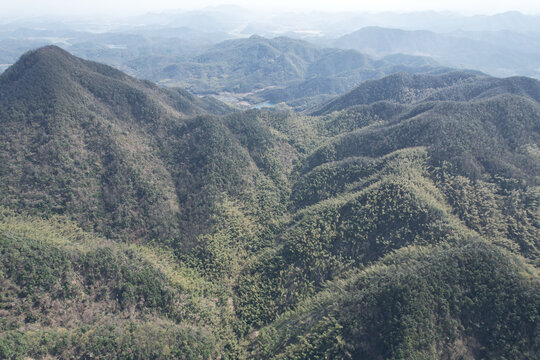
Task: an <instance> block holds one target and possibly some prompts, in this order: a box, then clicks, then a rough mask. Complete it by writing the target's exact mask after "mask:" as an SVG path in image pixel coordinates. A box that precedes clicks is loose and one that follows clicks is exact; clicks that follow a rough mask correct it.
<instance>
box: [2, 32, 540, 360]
mask: <svg viewBox="0 0 540 360" xmlns="http://www.w3.org/2000/svg"><path fill="white" fill-rule="evenodd" d="M255 40H258V39H255ZM0 95H1V96H0V128H1V130H2V131H1V132H0V134H1V135H0V136H1V139H0V144H1V147H0V159H1V161H0V184H1V185H0V195H1V196H0V206H1V207H0V244H1V247H0V251H1V256H0V275H1V277H0V281H1V285H2V297H1V298H0V311H2V313H1V314H2V318H1V321H0V329H1V330H2V331H1V332H0V355H1V356H2V357H5V358H19V357H23V356H31V357H34V358H40V357H45V356H53V357H58V358H66V359H67V358H88V357H92V356H94V357H96V356H97V357H118V358H125V357H132V358H140V359H142V358H187V359H198V358H261V359H269V358H277V359H280V358H282V359H291V358H292V359H313V358H337V359H339V358H341V359H347V358H352V359H356V358H389V359H401V358H412V357H420V358H451V357H452V356H461V357H462V358H466V359H473V358H501V359H502V358H509V357H512V358H515V359H531V358H534V357H535V355H536V354H537V353H538V350H539V347H540V341H539V337H538V334H539V324H540V321H539V312H538V309H539V308H540V288H539V282H538V270H537V269H538V259H539V258H538V256H539V249H540V244H539V239H540V218H539V216H538V211H537V210H538V202H539V198H538V186H539V183H538V181H539V178H538V174H539V173H540V162H539V156H538V154H539V148H538V144H539V143H540V82H538V81H537V80H534V79H530V78H523V77H516V78H508V79H496V78H492V77H489V76H486V75H483V74H478V73H474V72H461V71H451V70H449V71H446V72H442V73H440V74H405V73H398V74H394V75H390V76H388V77H384V78H382V79H379V80H370V81H366V82H364V83H362V84H360V85H359V86H358V87H356V88H354V89H353V90H352V91H350V92H348V93H346V94H344V95H342V96H339V97H336V98H334V99H331V100H328V101H327V102H326V103H323V104H319V105H317V106H314V107H313V108H312V110H311V115H307V114H301V113H296V112H292V111H281V112H280V111H274V110H269V109H267V110H250V111H245V112H240V111H238V110H235V109H233V108H231V107H229V106H227V105H226V104H224V103H221V102H219V101H217V100H215V99H212V98H199V97H195V96H193V95H191V94H190V93H188V92H187V91H185V90H180V89H163V88H160V87H158V86H156V85H154V84H152V83H150V82H148V81H141V80H136V79H134V78H132V77H130V76H127V75H125V74H123V73H121V72H120V71H118V70H116V69H114V68H111V67H109V66H106V65H101V64H98V63H94V62H90V61H86V60H82V59H79V58H77V57H74V56H72V55H70V54H69V53H67V52H66V51H64V50H62V49H60V48H58V47H55V46H49V47H44V48H40V49H38V50H36V51H32V52H29V53H27V54H25V55H24V56H22V57H21V59H20V60H19V61H18V62H17V63H16V64H15V65H13V66H12V67H10V68H9V69H8V70H7V71H6V72H4V73H3V74H2V75H0Z"/></svg>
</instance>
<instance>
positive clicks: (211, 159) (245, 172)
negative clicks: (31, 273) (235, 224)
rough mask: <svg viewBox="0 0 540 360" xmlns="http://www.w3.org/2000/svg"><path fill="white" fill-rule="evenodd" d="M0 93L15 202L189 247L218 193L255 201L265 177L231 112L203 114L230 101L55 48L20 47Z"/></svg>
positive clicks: (4, 169) (9, 190)
mask: <svg viewBox="0 0 540 360" xmlns="http://www.w3.org/2000/svg"><path fill="white" fill-rule="evenodd" d="M0 93H1V94H2V95H1V97H0V98H1V100H0V127H1V128H2V131H1V133H0V142H1V144H2V145H0V146H1V148H0V160H1V161H0V163H1V165H0V178H1V179H2V181H1V185H0V194H1V197H2V200H1V204H2V205H6V206H9V207H11V208H16V209H18V210H21V211H22V210H24V211H28V212H30V213H33V214H41V215H50V214H66V215H69V216H70V217H72V218H73V219H75V220H76V221H77V222H78V223H79V224H81V225H82V226H83V227H84V228H86V229H92V230H94V231H97V232H99V233H101V234H105V235H107V236H109V237H112V238H118V239H123V240H129V241H143V242H144V241H149V240H151V239H154V240H157V241H159V242H162V243H168V244H170V245H172V246H174V247H182V246H188V247H189V246H191V245H189V244H192V243H193V241H194V240H195V238H196V236H197V235H198V234H200V233H201V232H204V231H205V230H206V229H208V228H209V226H211V222H212V214H213V210H212V209H213V207H214V206H215V205H216V204H217V203H218V202H219V199H220V198H221V197H223V196H224V195H225V196H227V195H229V196H231V197H232V199H238V200H239V201H251V203H253V201H255V200H253V199H256V197H257V189H259V188H260V185H261V182H267V181H270V183H271V182H272V181H271V180H265V179H266V175H264V174H263V173H261V172H260V171H259V170H258V169H257V165H256V164H255V163H254V160H253V159H252V158H251V156H250V155H249V151H248V150H246V149H245V148H244V146H243V144H242V143H241V142H240V141H239V140H238V139H237V138H236V137H235V135H234V134H233V133H232V130H231V129H229V128H228V126H229V120H223V119H220V118H217V117H212V116H209V115H210V114H216V115H223V114H225V113H227V112H230V111H231V110H230V109H229V108H228V107H227V106H226V105H224V104H222V103H220V102H218V101H216V100H213V99H211V98H196V97H194V96H193V95H191V94H189V93H187V92H185V91H183V90H178V89H170V90H164V89H160V88H158V87H157V86H155V85H153V84H151V83H148V82H141V81H138V80H135V79H133V78H130V77H128V76H126V75H124V74H123V73H121V72H119V71H117V70H114V69H112V68H110V67H107V66H104V65H100V64H97V63H92V62H87V61H84V60H81V59H78V58H75V57H73V56H71V55H69V54H68V53H66V52H65V51H63V50H61V49H59V48H56V47H46V48H41V49H38V50H36V51H34V52H31V53H28V54H26V55H24V56H23V57H22V58H21V60H20V61H19V62H17V64H15V65H14V66H13V67H11V68H10V69H9V70H8V71H6V72H5V73H4V74H2V76H1V78H0ZM231 121H232V120H231ZM241 121H247V119H243V120H241ZM268 141H270V142H271V141H272V140H271V139H269V140H268ZM274 145H276V143H270V144H268V145H267V147H268V148H272V147H273V146H274ZM225 164H229V165H228V166H223V165H225ZM254 185H257V186H259V187H257V186H254ZM269 186H270V187H272V186H274V187H275V185H269ZM249 199H252V200H249ZM255 207H256V206H255V205H254V206H252V207H251V208H252V209H253V208H255Z"/></svg>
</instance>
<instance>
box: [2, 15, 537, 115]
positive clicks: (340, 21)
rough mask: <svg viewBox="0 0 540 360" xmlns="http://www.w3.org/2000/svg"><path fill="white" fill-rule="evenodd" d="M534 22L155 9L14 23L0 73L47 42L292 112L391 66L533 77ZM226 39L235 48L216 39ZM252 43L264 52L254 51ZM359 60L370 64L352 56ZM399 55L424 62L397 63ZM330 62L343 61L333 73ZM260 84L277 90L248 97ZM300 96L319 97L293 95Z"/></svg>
mask: <svg viewBox="0 0 540 360" xmlns="http://www.w3.org/2000/svg"><path fill="white" fill-rule="evenodd" d="M539 20H540V18H539V17H538V16H533V15H524V14H521V13H517V12H508V13H504V14H498V15H492V16H460V15H456V14H450V13H436V12H417V13H410V14H397V13H379V14H364V13H317V12H313V13H310V14H308V15H302V14H298V13H279V12H276V13H270V14H261V13H257V12H255V11H252V10H247V9H243V8H239V7H235V6H220V7H214V8H209V9H207V10H200V11H190V12H170V13H154V14H147V15H141V16H137V17H131V18H124V19H122V20H120V21H113V20H111V19H109V20H100V19H98V20H96V19H92V20H87V21H84V20H79V21H77V20H76V19H75V20H73V19H72V20H70V21H65V19H62V18H56V19H54V18H51V19H48V18H41V19H39V18H38V19H20V20H16V21H5V22H4V23H3V24H2V25H0V50H1V51H0V71H2V70H3V69H5V68H6V67H7V66H8V65H9V64H11V63H13V62H14V61H15V60H16V59H17V58H18V56H19V55H20V54H21V53H23V52H24V51H26V50H30V49H33V48H36V47H38V46H43V45H47V44H56V45H58V46H60V47H63V48H64V49H66V50H68V51H70V52H71V53H73V54H75V55H77V56H82V57H84V58H87V59H91V60H95V61H100V62H104V63H107V64H109V65H112V66H114V67H116V68H118V69H120V70H122V71H125V72H127V73H129V74H130V75H133V76H137V77H139V78H144V79H149V80H152V81H155V82H158V83H160V84H162V85H165V86H182V87H185V88H188V89H189V90H191V91H193V92H194V93H196V94H199V93H201V94H204V93H208V92H210V91H213V92H220V91H227V92H229V93H230V92H232V93H233V95H232V97H231V94H227V95H225V96H224V97H223V99H224V100H227V99H229V100H231V101H234V102H235V103H244V104H246V103H247V104H251V105H255V104H257V103H258V104H263V103H269V104H276V103H279V102H286V103H288V105H289V106H293V107H295V108H298V107H300V108H301V107H306V106H308V105H309V104H312V103H314V102H317V101H321V100H323V98H324V96H328V95H336V94H339V93H342V92H344V91H347V90H350V89H352V87H354V86H355V85H357V84H358V83H359V81H362V80H365V79H368V78H380V77H382V76H384V75H387V74H390V73H393V72H397V71H398V70H399V67H400V66H401V67H402V69H401V70H403V71H406V72H413V73H414V72H425V71H426V69H425V67H423V66H424V65H426V64H428V65H432V66H442V67H452V68H458V69H474V70H478V71H482V72H484V73H486V74H489V75H492V76H500V77H506V76H513V75H523V76H529V77H535V78H538V77H540V70H539V69H540V62H539V60H538V59H540V56H539V51H538V48H539V47H538V45H539V44H540V26H539V25H538V24H539V23H540V21H539ZM113 24H114V25H113ZM252 35H257V36H259V37H258V38H256V39H258V40H254V39H255V38H250V36H252ZM263 38H264V39H266V40H264V39H263ZM274 38H275V39H274ZM229 39H236V41H237V42H236V43H235V42H224V43H222V42H223V41H225V40H229ZM242 39H243V42H242ZM292 39H303V40H306V41H308V42H310V43H312V44H314V45H315V46H316V48H315V47H314V46H313V45H311V44H307V43H304V44H303V45H300V44H301V43H299V42H297V43H296V44H295V45H294V46H295V47H296V48H298V47H305V49H302V50H301V51H302V52H303V54H299V53H298V51H297V50H294V49H291V48H289V49H287V50H284V49H283V48H284V47H286V46H292V44H294V41H293V40H292ZM255 42H258V43H259V44H257V46H261V47H266V48H267V50H265V51H261V52H258V53H256V54H254V52H253V51H254V49H253V46H254V45H255V44H254V43H255ZM277 43H281V44H280V45H277ZM218 44H219V45H218ZM240 44H242V45H240ZM268 48H273V49H272V50H268ZM331 48H340V49H345V50H350V49H353V50H356V51H358V52H359V53H360V54H355V55H352V54H351V53H350V52H341V53H338V52H336V50H330V49H331ZM315 49H317V50H315ZM276 51H277V52H276ZM332 51H333V52H334V53H333V55H332V56H333V58H334V60H332V61H334V65H327V64H326V63H327V62H328V60H324V59H320V57H321V56H322V57H325V56H326V57H328V54H329V53H330V52H332ZM221 52H222V53H221ZM310 52H311V54H309V53H310ZM314 52H318V53H319V54H318V55H315V54H313V53H314ZM366 55H367V56H370V57H371V58H370V59H369V60H364V59H358V60H357V59H354V56H357V57H362V56H366ZM398 55H399V56H398ZM403 55H409V56H410V55H412V56H421V57H424V58H425V60H419V59H415V58H413V59H415V60H411V59H410V58H408V57H405V58H401V57H402V56H403ZM254 56H255V57H254ZM280 56H282V57H281V58H280ZM306 56H307V57H308V58H306ZM388 56H391V58H388ZM234 57H237V59H234ZM246 58H250V59H251V60H252V61H255V60H256V61H260V62H261V63H265V64H266V65H265V66H264V69H265V70H264V71H266V72H268V77H267V78H266V79H265V81H260V79H259V80H257V79H256V78H257V76H258V77H259V78H260V77H261V76H263V70H259V74H258V75H257V74H254V70H253V69H250V68H249V67H250V65H249V64H248V63H246V64H240V62H239V61H240V60H239V59H246ZM428 58H431V59H428ZM212 59H213V60H212ZM390 59H391V60H390ZM389 60H390V61H389ZM318 61H319V62H320V61H323V62H325V61H326V63H324V66H327V67H329V68H326V69H320V68H317V62H318ZM336 61H337V62H338V63H343V64H348V65H346V66H345V68H344V69H339V68H336V65H335V63H336ZM366 61H367V63H366ZM388 61H389V62H390V63H388ZM312 62H315V64H312ZM352 63H354V64H356V65H355V66H351V64H352ZM394 65H395V66H394ZM308 66H310V67H311V68H309V69H308V68H307V67H308ZM392 66H394V68H392ZM231 67H234V69H232V68H231ZM286 67H289V69H287V68H286ZM418 67H420V69H418ZM232 70H234V71H233V72H231V71H232ZM230 72H231V73H230ZM291 72H292V73H291ZM229 73H230V74H229ZM279 73H282V74H288V75H287V76H289V75H292V76H291V77H290V78H288V81H287V83H278V82H279V80H280V79H279V78H276V74H279ZM244 76H247V78H248V81H247V82H246V83H245V84H242V87H240V86H239V81H240V79H239V78H243V77H244ZM229 77H231V78H229ZM250 77H251V79H250ZM305 81H308V82H307V83H306V82H305ZM276 84H277V85H276ZM268 86H278V87H279V88H280V89H279V90H278V91H277V92H276V91H272V92H270V93H262V94H261V93H258V94H257V96H250V95H253V94H251V93H253V92H254V91H259V90H262V89H265V88H266V87H268ZM231 90H232V91H231ZM300 92H306V93H309V92H311V93H318V94H319V95H322V96H320V97H315V98H312V96H311V94H310V95H308V96H300V95H299V93H300ZM236 94H238V95H236ZM246 94H247V95H246Z"/></svg>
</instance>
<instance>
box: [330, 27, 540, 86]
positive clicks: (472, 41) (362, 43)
mask: <svg viewBox="0 0 540 360" xmlns="http://www.w3.org/2000/svg"><path fill="white" fill-rule="evenodd" d="M524 43H527V45H524ZM518 44H519V45H518ZM538 44H540V40H539V38H538V37H537V36H532V35H528V36H527V35H520V34H516V33H511V32H501V33H472V34H470V33H465V32H460V33H451V34H436V33H434V32H431V31H426V30H422V31H420V30H418V31H405V30H400V29H388V28H380V27H367V28H362V29H360V30H358V31H355V32H354V33H351V34H348V35H345V36H342V37H340V38H339V39H337V40H335V42H333V45H334V46H335V47H338V48H342V49H355V50H358V51H360V52H363V53H366V54H369V55H372V56H386V55H389V54H398V53H399V54H409V55H421V56H427V57H431V58H433V59H434V60H436V61H437V62H438V63H440V64H442V65H446V66H450V67H455V68H462V69H463V68H470V69H477V70H480V71H483V72H486V73H489V74H491V75H495V76H511V75H527V76H532V77H540V60H539V59H540V56H539V55H540V51H539V50H538V46H537V45H538Z"/></svg>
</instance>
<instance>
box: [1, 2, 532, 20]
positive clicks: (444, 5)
mask: <svg viewBox="0 0 540 360" xmlns="http://www.w3.org/2000/svg"><path fill="white" fill-rule="evenodd" d="M223 4H236V5H240V6H243V7H248V8H254V7H257V8H265V9H273V10H277V9H284V10H301V11H310V10H324V11H373V12H375V11H399V12H407V11H417V10H449V11H453V12H459V13H463V14H468V15H471V14H493V13H498V12H504V11H509V10H518V11H521V12H524V13H533V14H540V1H539V0H512V1H509V0H490V1H486V0H483V1H480V0H369V1H365V0H190V1H185V0H176V1H175V0H0V15H10V16H12V15H17V16H24V15H32V16H35V15H51V14H52V15H66V14H81V15H85V14H98V13H101V14H108V15H111V16H122V15H124V14H126V15H127V14H129V15H130V14H134V13H143V12H149V11H152V12H155V11H164V10H170V9H194V8H202V7H205V6H214V5H223Z"/></svg>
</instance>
